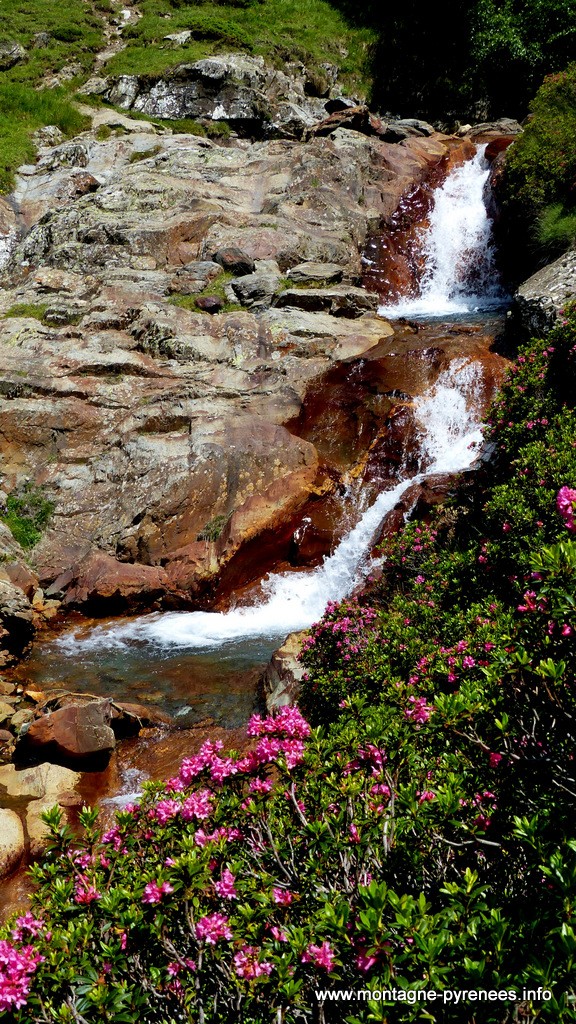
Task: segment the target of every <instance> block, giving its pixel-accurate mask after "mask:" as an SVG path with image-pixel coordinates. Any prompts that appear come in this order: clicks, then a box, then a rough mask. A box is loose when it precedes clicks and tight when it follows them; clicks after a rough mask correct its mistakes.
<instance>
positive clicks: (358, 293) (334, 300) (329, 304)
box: [275, 286, 380, 320]
mask: <svg viewBox="0 0 576 1024" xmlns="http://www.w3.org/2000/svg"><path fill="white" fill-rule="evenodd" d="M379 301H380V300H379V298H378V296H377V295H374V294H370V292H367V291H365V290H364V289H363V288H353V287H352V286H349V287H339V288H289V289H286V291H283V292H280V294H279V295H278V298H277V299H276V303H275V305H276V306H278V307H280V308H281V307H282V306H290V307H292V308H293V309H305V310H308V311H310V312H322V313H330V314H331V316H344V317H347V318H349V319H351V320H353V319H355V318H356V317H358V316H362V314H363V313H367V312H375V311H376V310H377V309H378V305H379Z"/></svg>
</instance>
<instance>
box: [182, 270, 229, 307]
mask: <svg viewBox="0 0 576 1024" xmlns="http://www.w3.org/2000/svg"><path fill="white" fill-rule="evenodd" d="M235 278H236V275H235V274H231V273H230V271H228V270H223V271H222V273H221V274H218V277H215V278H214V280H213V281H212V282H211V283H210V284H208V285H206V287H205V288H203V289H202V291H201V292H198V294H197V295H175V296H173V298H171V299H170V303H171V305H173V306H180V308H181V309H189V310H191V311H192V312H193V313H203V312H204V310H203V309H199V308H198V305H197V303H196V300H197V299H199V298H200V296H201V295H214V296H215V297H216V298H218V299H220V300H221V301H222V303H223V305H222V309H221V312H222V313H234V312H237V311H238V310H241V309H244V307H243V306H241V305H240V304H239V303H238V302H229V301H228V296H227V295H226V285H227V284H229V283H230V281H233V280H235Z"/></svg>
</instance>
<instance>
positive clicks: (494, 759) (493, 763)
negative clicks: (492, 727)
mask: <svg viewBox="0 0 576 1024" xmlns="http://www.w3.org/2000/svg"><path fill="white" fill-rule="evenodd" d="M501 760H502V754H496V753H492V754H490V756H489V758H488V763H489V764H490V767H491V768H497V767H498V765H499V764H500V761H501Z"/></svg>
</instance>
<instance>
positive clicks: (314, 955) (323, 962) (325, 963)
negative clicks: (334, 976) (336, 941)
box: [302, 942, 336, 971]
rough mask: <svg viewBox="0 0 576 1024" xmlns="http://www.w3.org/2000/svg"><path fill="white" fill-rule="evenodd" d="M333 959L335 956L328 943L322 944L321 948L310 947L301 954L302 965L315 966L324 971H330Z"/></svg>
mask: <svg viewBox="0 0 576 1024" xmlns="http://www.w3.org/2000/svg"><path fill="white" fill-rule="evenodd" d="M335 959H336V957H335V954H334V952H333V950H332V948H331V946H330V943H329V942H323V943H322V945H321V946H314V945H310V946H308V949H307V950H306V952H305V953H303V954H302V963H303V964H307V963H312V964H316V965H317V966H318V967H323V968H324V970H326V971H331V970H332V968H333V966H334V961H335Z"/></svg>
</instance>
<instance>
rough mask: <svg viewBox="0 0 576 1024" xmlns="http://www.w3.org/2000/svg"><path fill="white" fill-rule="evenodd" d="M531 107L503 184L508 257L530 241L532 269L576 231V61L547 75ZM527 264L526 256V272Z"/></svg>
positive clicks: (523, 262) (511, 150)
mask: <svg viewBox="0 0 576 1024" xmlns="http://www.w3.org/2000/svg"><path fill="white" fill-rule="evenodd" d="M531 110H532V117H531V119H530V120H529V122H528V123H527V124H526V125H525V128H524V132H523V134H522V135H521V136H520V137H519V138H518V139H517V140H516V141H515V142H514V144H513V145H512V146H511V147H510V148H509V150H508V152H507V154H506V162H505V166H504V175H503V178H502V182H501V184H500V185H499V188H498V196H499V199H500V201H501V204H502V208H503V219H504V227H505V229H506V237H507V244H508V247H509V249H510V255H509V257H508V259H509V261H513V260H514V252H515V251H516V253H518V251H519V250H520V251H522V249H523V248H524V247H527V248H528V251H529V255H531V263H532V266H530V263H528V266H527V270H528V272H529V271H530V269H533V266H534V264H535V263H538V262H543V261H545V260H546V259H549V258H550V256H556V255H558V254H559V253H560V252H562V251H564V250H565V249H566V248H568V247H569V246H570V245H571V244H572V243H573V241H574V238H575V237H576V199H575V196H574V180H575V179H576V147H575V146H574V136H575V133H576V64H572V65H570V67H569V68H568V69H567V70H566V71H563V72H561V73H560V74H556V75H551V76H550V77H549V78H547V79H545V81H544V84H543V85H542V86H541V88H540V89H539V90H538V92H537V94H536V97H535V99H534V100H533V102H532V104H531ZM525 265H526V259H525V257H524V258H522V257H521V258H520V269H519V274H520V275H521V274H522V273H523V272H524V267H525Z"/></svg>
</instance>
